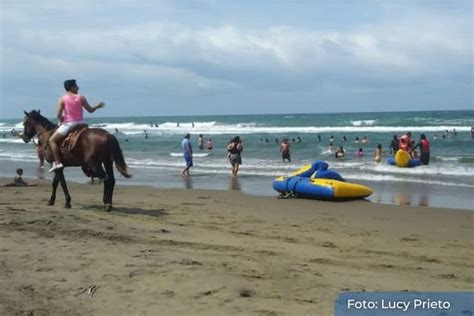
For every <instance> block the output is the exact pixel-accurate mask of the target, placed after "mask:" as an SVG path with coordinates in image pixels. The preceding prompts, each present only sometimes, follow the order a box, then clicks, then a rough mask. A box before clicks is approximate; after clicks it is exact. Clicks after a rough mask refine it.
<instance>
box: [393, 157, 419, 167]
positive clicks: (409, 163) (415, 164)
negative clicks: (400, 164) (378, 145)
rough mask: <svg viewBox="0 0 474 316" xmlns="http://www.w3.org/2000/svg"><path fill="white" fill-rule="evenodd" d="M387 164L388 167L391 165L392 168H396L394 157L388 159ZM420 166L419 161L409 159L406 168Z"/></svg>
mask: <svg viewBox="0 0 474 316" xmlns="http://www.w3.org/2000/svg"><path fill="white" fill-rule="evenodd" d="M387 163H388V164H389V165H392V166H396V165H397V164H396V162H395V158H394V157H390V158H388V159H387ZM420 165H421V161H420V160H419V159H411V160H410V161H409V162H408V166H407V167H408V168H412V167H418V166H420Z"/></svg>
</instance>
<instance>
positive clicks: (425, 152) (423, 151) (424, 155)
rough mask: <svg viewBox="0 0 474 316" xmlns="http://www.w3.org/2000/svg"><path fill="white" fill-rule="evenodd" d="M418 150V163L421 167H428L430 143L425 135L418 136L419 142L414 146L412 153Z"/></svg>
mask: <svg viewBox="0 0 474 316" xmlns="http://www.w3.org/2000/svg"><path fill="white" fill-rule="evenodd" d="M416 148H420V162H421V163H422V164H423V165H429V163H430V141H429V140H428V138H427V137H426V135H425V134H421V135H420V142H419V143H418V144H416V145H415V146H414V147H413V149H412V152H413V151H414V150H415V149H416Z"/></svg>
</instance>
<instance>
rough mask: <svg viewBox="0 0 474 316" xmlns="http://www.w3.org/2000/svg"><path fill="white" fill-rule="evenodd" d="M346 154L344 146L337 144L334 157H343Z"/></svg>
mask: <svg viewBox="0 0 474 316" xmlns="http://www.w3.org/2000/svg"><path fill="white" fill-rule="evenodd" d="M345 156H346V151H345V150H344V147H342V146H339V150H338V151H336V154H335V157H336V158H337V159H343V158H344V157H345Z"/></svg>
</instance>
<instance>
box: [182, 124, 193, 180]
mask: <svg viewBox="0 0 474 316" xmlns="http://www.w3.org/2000/svg"><path fill="white" fill-rule="evenodd" d="M190 138H191V135H190V134H189V133H188V134H186V135H185V136H184V138H183V140H182V141H181V148H182V149H183V157H184V162H185V163H186V167H185V168H184V170H183V172H182V175H183V176H189V168H191V167H192V166H193V147H192V146H191V141H190Z"/></svg>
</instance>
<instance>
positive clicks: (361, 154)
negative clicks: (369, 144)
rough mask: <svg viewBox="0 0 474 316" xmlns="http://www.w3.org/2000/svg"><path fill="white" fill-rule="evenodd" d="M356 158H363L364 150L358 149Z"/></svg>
mask: <svg viewBox="0 0 474 316" xmlns="http://www.w3.org/2000/svg"><path fill="white" fill-rule="evenodd" d="M356 157H357V158H362V157H364V150H363V149H362V148H359V150H358V151H357V153H356Z"/></svg>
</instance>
